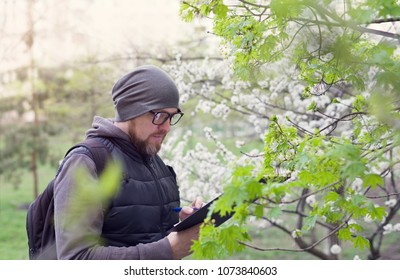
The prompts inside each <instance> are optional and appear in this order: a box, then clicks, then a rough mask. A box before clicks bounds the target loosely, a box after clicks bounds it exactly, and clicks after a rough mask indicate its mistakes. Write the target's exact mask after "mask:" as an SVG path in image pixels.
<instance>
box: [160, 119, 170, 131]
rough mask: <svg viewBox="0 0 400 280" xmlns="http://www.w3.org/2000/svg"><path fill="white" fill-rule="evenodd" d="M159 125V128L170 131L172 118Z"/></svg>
mask: <svg viewBox="0 0 400 280" xmlns="http://www.w3.org/2000/svg"><path fill="white" fill-rule="evenodd" d="M158 127H159V129H161V130H165V131H166V132H167V133H168V132H169V131H170V129H171V124H170V120H167V121H166V122H165V123H163V124H160V125H158Z"/></svg>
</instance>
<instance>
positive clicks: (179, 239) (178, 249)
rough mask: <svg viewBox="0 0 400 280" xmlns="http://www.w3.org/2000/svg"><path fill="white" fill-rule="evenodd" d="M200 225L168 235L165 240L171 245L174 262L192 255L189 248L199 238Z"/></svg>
mask: <svg viewBox="0 0 400 280" xmlns="http://www.w3.org/2000/svg"><path fill="white" fill-rule="evenodd" d="M200 225H201V224H197V225H195V226H193V227H191V228H188V229H185V230H182V231H178V232H171V233H170V234H168V236H167V238H168V241H169V244H171V248H172V257H173V258H174V260H180V259H182V258H184V257H186V256H188V255H190V254H191V253H192V252H191V251H190V247H192V244H193V240H197V239H198V238H199V230H200Z"/></svg>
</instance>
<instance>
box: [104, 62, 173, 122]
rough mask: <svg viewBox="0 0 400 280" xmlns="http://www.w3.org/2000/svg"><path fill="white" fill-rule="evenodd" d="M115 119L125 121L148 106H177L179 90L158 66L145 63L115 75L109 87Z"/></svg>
mask: <svg viewBox="0 0 400 280" xmlns="http://www.w3.org/2000/svg"><path fill="white" fill-rule="evenodd" d="M111 94H112V99H113V101H114V106H115V111H116V115H115V120H116V121H117V122H122V121H127V120H130V119H133V118H135V117H138V116H140V115H143V114H145V113H147V112H149V111H151V110H157V109H163V108H177V109H179V92H178V89H177V87H176V85H175V83H174V82H173V81H172V79H171V78H170V77H169V76H168V74H167V73H165V72H164V71H163V70H161V69H160V68H158V67H155V66H152V65H145V66H141V67H138V68H136V69H135V70H133V71H132V72H130V73H128V74H126V75H124V76H123V77H122V78H121V79H119V80H118V81H117V82H116V83H115V85H114V86H113V88H112V92H111Z"/></svg>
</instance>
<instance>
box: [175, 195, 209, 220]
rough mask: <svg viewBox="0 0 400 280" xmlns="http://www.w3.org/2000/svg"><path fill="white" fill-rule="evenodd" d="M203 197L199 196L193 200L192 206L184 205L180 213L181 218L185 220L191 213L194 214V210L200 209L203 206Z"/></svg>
mask: <svg viewBox="0 0 400 280" xmlns="http://www.w3.org/2000/svg"><path fill="white" fill-rule="evenodd" d="M203 204H204V203H203V198H201V197H197V198H196V199H195V200H194V201H193V202H192V205H191V206H183V207H182V210H181V212H180V213H179V219H180V220H181V221H183V220H184V219H186V218H187V217H189V216H190V215H192V214H193V213H194V212H196V211H197V210H198V209H200V208H201V207H202V206H203Z"/></svg>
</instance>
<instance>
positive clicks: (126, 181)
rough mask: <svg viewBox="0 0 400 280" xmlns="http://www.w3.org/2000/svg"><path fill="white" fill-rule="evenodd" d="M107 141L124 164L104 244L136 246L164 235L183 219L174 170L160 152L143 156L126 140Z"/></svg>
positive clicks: (116, 156) (105, 229)
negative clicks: (179, 215)
mask: <svg viewBox="0 0 400 280" xmlns="http://www.w3.org/2000/svg"><path fill="white" fill-rule="evenodd" d="M104 141H105V143H106V144H108V145H110V144H111V146H112V151H113V152H112V154H113V157H114V158H119V159H120V160H122V163H123V165H124V174H123V180H122V183H121V186H120V189H119V191H118V194H117V195H116V196H115V197H114V199H113V200H112V202H111V204H110V206H109V208H108V209H107V211H106V215H105V220H104V224H103V230H102V238H103V242H104V245H105V246H119V247H122V246H135V245H137V244H139V243H149V242H153V241H157V240H160V239H162V238H163V237H165V236H166V235H167V231H168V230H169V229H170V228H171V227H172V226H173V225H174V224H176V223H177V222H178V219H179V218H178V213H176V212H174V211H172V209H173V208H175V207H177V206H179V190H178V186H177V182H176V175H175V172H174V170H173V169H172V167H169V166H167V165H165V164H164V162H163V161H162V160H161V159H160V157H158V156H154V157H151V158H149V159H144V158H142V157H141V156H140V154H138V153H137V151H136V150H135V149H134V147H133V146H132V145H126V142H125V143H123V142H121V141H123V140H119V139H117V138H112V139H110V141H108V140H106V139H104ZM127 146H128V147H129V148H130V149H127ZM122 147H123V148H122ZM121 151H123V152H121Z"/></svg>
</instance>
